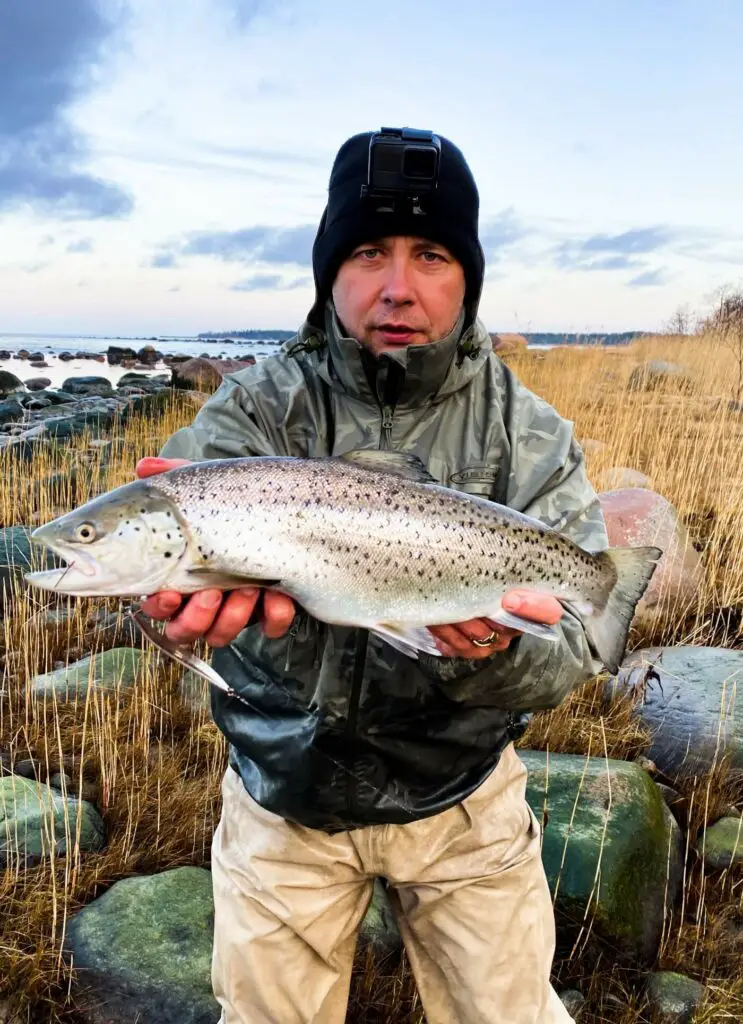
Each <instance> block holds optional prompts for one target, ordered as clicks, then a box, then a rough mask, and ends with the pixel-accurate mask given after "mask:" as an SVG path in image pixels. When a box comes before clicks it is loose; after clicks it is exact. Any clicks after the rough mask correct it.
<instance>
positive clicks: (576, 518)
mask: <svg viewBox="0 0 743 1024" xmlns="http://www.w3.org/2000/svg"><path fill="white" fill-rule="evenodd" d="M505 373H506V374H510V371H509V370H508V368H505ZM510 385H511V387H512V389H513V390H512V400H511V403H510V406H511V413H510V416H509V420H510V422H509V424H508V433H509V437H510V439H511V456H510V467H509V480H508V490H507V499H506V504H507V505H509V506H510V507H511V508H515V509H518V510H519V511H522V512H525V513H526V514H527V515H530V516H533V517H534V518H535V519H539V520H540V521H541V522H543V523H546V524H547V525H548V526H551V527H553V528H554V529H556V530H558V531H559V532H560V533H562V534H564V535H565V536H566V537H569V538H570V539H571V540H573V541H575V543H576V544H578V545H580V546H581V547H582V548H585V549H586V550H588V551H593V552H596V551H602V550H605V549H606V548H607V547H608V538H607V534H606V525H605V523H604V517H603V513H602V511H601V506H600V504H599V501H598V497H597V495H596V492H595V491H594V489H593V488H592V486H591V484H590V483H589V481H588V478H587V476H586V467H585V460H584V456H583V452H582V450H581V448H580V446H579V445H578V443H577V441H576V440H575V438H574V435H573V425H572V423H570V422H569V421H568V420H565V419H563V418H562V417H561V416H559V415H558V413H557V412H556V411H555V410H554V409H553V408H552V407H551V406H550V405H548V403H547V402H545V401H543V400H542V399H541V398H539V397H538V396H537V395H535V394H533V393H532V392H531V391H528V390H527V389H526V388H525V387H524V386H523V385H521V384H520V383H519V382H518V381H517V380H516V379H515V378H514V377H513V376H512V375H511V379H510ZM558 628H559V630H560V633H561V640H560V642H559V643H558V642H552V641H545V640H541V639H539V638H537V637H534V636H531V635H529V634H522V635H521V636H519V637H517V638H516V639H515V640H514V641H513V642H512V644H511V646H510V647H509V649H508V650H507V651H503V652H498V653H495V654H493V656H492V657H491V658H489V659H487V660H486V661H482V660H479V661H478V660H474V659H472V660H471V659H466V658H435V657H431V656H428V655H423V656H422V657H421V662H420V667H421V669H422V670H423V671H424V672H425V673H426V675H428V676H429V677H430V678H433V679H436V680H437V681H438V682H440V683H441V684H442V686H444V688H445V689H446V691H447V693H448V695H449V696H450V697H451V698H452V699H454V700H467V701H471V700H473V699H474V700H478V699H479V700H482V701H483V702H485V703H489V704H495V705H497V706H499V707H502V708H503V709H504V710H508V711H523V712H528V711H538V710H540V709H544V708H553V707H556V706H557V705H558V704H560V702H561V701H562V700H563V699H564V698H565V697H566V696H567V695H568V693H570V691H571V690H573V689H574V688H575V687H577V686H579V685H581V684H582V683H584V682H587V681H588V680H589V679H591V678H592V677H593V676H595V675H597V674H598V673H599V672H600V671H601V670H602V668H603V666H602V663H601V661H600V660H599V659H598V658H597V657H596V654H595V652H594V651H592V650H591V648H590V646H589V643H588V640H587V638H586V634H585V631H584V629H583V627H582V625H581V623H580V621H579V620H578V619H577V618H576V617H575V616H573V615H572V614H571V613H570V612H568V611H567V610H566V611H564V613H563V616H562V619H561V620H560V623H559V624H558Z"/></svg>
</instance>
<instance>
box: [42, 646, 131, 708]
mask: <svg viewBox="0 0 743 1024" xmlns="http://www.w3.org/2000/svg"><path fill="white" fill-rule="evenodd" d="M142 656H143V655H142V651H141V650H136V649H135V648H133V647H114V648H112V649H111V650H109V651H101V652H99V653H98V654H95V655H93V654H89V655H88V656H87V657H86V658H82V659H81V660H80V661H76V662H73V664H71V665H66V666H65V667H64V668H60V669H55V670H54V671H52V672H46V673H44V674H43V675H38V676H34V678H33V679H32V680H31V681H30V684H29V686H30V689H31V692H32V693H33V695H34V696H35V697H37V698H39V699H44V698H46V697H48V698H49V699H50V700H52V699H56V700H57V701H68V700H75V698H77V697H80V698H82V699H84V698H85V695H86V694H87V692H88V690H89V688H90V687H91V686H92V687H93V688H94V689H95V690H96V691H103V692H105V693H115V694H122V693H126V692H128V691H129V690H131V688H132V687H133V686H134V684H135V683H136V681H137V679H138V678H139V676H140V673H141V672H142V670H143V665H142Z"/></svg>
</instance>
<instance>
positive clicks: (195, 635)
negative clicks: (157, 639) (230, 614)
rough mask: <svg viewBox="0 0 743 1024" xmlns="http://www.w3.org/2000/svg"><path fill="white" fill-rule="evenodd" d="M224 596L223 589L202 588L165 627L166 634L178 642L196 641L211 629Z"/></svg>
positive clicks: (189, 642)
mask: <svg viewBox="0 0 743 1024" xmlns="http://www.w3.org/2000/svg"><path fill="white" fill-rule="evenodd" d="M223 598H224V594H223V593H222V591H221V590H201V591H199V593H198V594H194V595H193V597H192V598H190V600H189V601H188V602H187V603H186V604H185V605H184V606H183V610H182V611H181V612H179V613H178V615H176V617H175V618H174V619H171V620H170V622H169V623H168V625H167V626H166V627H165V635H166V636H167V637H168V638H169V639H170V640H173V641H174V643H177V644H192V643H194V641H196V640H198V639H199V638H200V637H202V636H204V634H205V633H208V631H209V630H210V629H211V627H212V625H213V623H214V620H215V618H216V617H217V612H218V611H219V609H220V607H221V604H222V600H223Z"/></svg>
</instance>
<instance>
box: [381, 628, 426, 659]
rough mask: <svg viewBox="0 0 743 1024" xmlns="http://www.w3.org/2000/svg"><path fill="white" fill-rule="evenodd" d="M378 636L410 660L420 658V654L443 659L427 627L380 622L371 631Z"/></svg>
mask: <svg viewBox="0 0 743 1024" xmlns="http://www.w3.org/2000/svg"><path fill="white" fill-rule="evenodd" d="M371 632H372V633H374V634H375V635H376V636H378V637H380V639H382V640H384V641H385V643H388V644H389V645H390V647H394V649H395V650H396V651H399V652H400V653H401V654H405V655H406V656H407V657H408V658H415V659H417V658H418V652H419V651H423V652H424V654H430V655H433V657H435V658H440V657H441V651H440V650H439V649H438V647H437V646H436V640H435V638H434V636H433V634H432V633H431V632H430V631H429V630H428V629H426V628H425V626H420V627H416V626H404V625H402V624H401V623H398V622H380V623H377V625H376V626H374V627H373V628H372V630H371Z"/></svg>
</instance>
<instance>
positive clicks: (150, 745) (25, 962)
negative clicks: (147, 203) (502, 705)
mask: <svg viewBox="0 0 743 1024" xmlns="http://www.w3.org/2000/svg"><path fill="white" fill-rule="evenodd" d="M648 357H653V358H668V359H670V360H672V361H674V362H678V363H681V364H683V365H684V366H685V367H687V369H688V371H689V374H690V377H691V379H692V381H693V386H692V387H691V389H689V388H686V389H677V390H676V391H674V389H673V388H671V389H668V390H666V391H664V392H660V393H654V394H651V395H648V394H643V393H634V392H632V393H631V392H628V391H627V390H626V382H627V380H628V378H629V374H630V373H631V370H632V367H633V366H634V365H636V364H637V363H639V362H640V361H641V360H643V359H645V358H648ZM507 358H508V362H509V363H510V365H512V366H513V368H514V369H515V370H516V372H517V374H518V375H519V376H520V377H521V379H522V380H524V382H525V383H526V384H527V385H528V386H529V387H531V388H533V389H534V390H535V391H537V392H538V393H540V394H542V395H544V396H545V397H546V398H547V399H548V400H549V401H550V402H552V403H553V404H554V405H555V406H556V407H557V408H558V409H559V411H560V412H561V413H563V414H564V415H566V416H568V417H569V418H571V419H573V420H574V421H575V424H576V429H577V434H578V436H579V437H580V438H582V439H585V438H593V439H595V440H599V441H603V442H605V444H606V448H605V449H603V450H601V451H591V452H589V453H588V467H589V474H590V476H591V479H592V481H593V483H594V484H595V486H596V487H597V488H598V489H599V490H601V489H603V487H604V477H605V474H606V472H607V471H608V469H609V468H610V467H611V466H630V467H633V468H636V469H639V470H641V471H642V472H644V473H646V474H647V475H648V476H649V477H650V479H651V481H652V485H653V487H654V488H655V489H656V490H658V491H660V492H661V493H662V494H664V495H665V496H666V497H667V498H668V499H669V500H670V501H671V502H672V503H673V504H674V505H675V506H676V508H677V509H678V510H679V512H680V514H681V516H682V517H683V519H684V521H685V522H686V523H687V525H688V526H689V529H690V530H691V533H692V537H693V539H694V542H695V544H696V546H697V547H698V548H699V550H700V551H702V553H703V558H704V565H705V581H704V586H703V593H702V595H701V597H702V600H701V602H700V609H699V611H698V612H695V613H694V615H693V616H691V617H690V618H688V619H686V620H679V619H675V618H671V619H669V620H668V621H666V622H665V623H664V624H663V627H662V629H661V632H660V635H659V636H656V637H653V638H647V637H640V636H635V637H633V643H634V644H635V645H636V644H639V643H641V642H643V641H645V640H647V639H653V640H660V641H662V642H666V643H672V642H679V641H684V642H689V641H691V642H694V643H724V644H726V645H728V646H734V645H738V646H740V645H741V644H742V642H743V635H741V630H740V622H741V611H742V610H743V551H742V548H741V538H742V537H743V529H742V527H743V521H742V519H741V516H742V514H743V444H742V443H741V442H742V441H743V417H741V416H740V415H736V414H734V413H733V412H731V411H730V410H729V409H728V405H727V397H728V394H729V392H728V389H727V387H726V385H727V382H728V377H729V372H730V364H729V359H730V358H731V357H729V356H726V355H725V350H724V347H723V346H721V345H718V344H717V342H716V341H715V338H714V337H704V338H699V339H694V340H690V341H678V340H674V341H673V342H670V341H668V340H667V339H648V340H646V341H643V342H641V343H638V344H636V345H634V346H632V347H631V348H630V349H623V350H620V351H611V352H607V351H606V350H600V349H597V350H583V351H576V350H571V349H557V350H553V351H551V352H547V353H544V354H541V353H540V354H537V353H533V352H532V353H528V352H527V353H523V354H522V353H517V354H515V355H513V356H510V357H507ZM726 360H727V361H726ZM198 401H199V398H198V397H196V398H193V397H192V396H188V395H186V396H181V397H180V398H178V399H177V400H176V401H174V403H173V404H172V406H171V407H170V408H169V409H168V410H167V412H166V413H165V415H164V416H163V417H162V419H157V420H149V419H147V418H141V417H140V418H136V419H134V420H133V421H132V422H131V423H129V424H128V425H127V427H126V428H125V429H124V430H120V431H117V432H115V434H114V435H113V438H112V443H111V446H110V447H108V446H91V445H90V443H89V439H86V438H82V439H79V440H76V441H75V442H73V443H69V444H65V445H63V446H60V447H58V448H54V449H51V450H49V451H48V452H46V453H45V454H40V455H39V456H38V457H37V458H36V459H35V460H34V461H33V462H32V463H22V462H20V461H18V460H17V459H16V457H15V456H14V455H13V454H12V453H11V452H8V451H2V452H0V469H1V470H2V472H3V479H5V480H7V481H10V482H11V486H10V487H7V488H5V489H3V490H2V491H0V525H2V526H7V525H13V524H21V523H23V524H29V523H37V522H41V521H45V520H47V519H48V518H50V517H51V516H52V515H54V514H57V513H58V512H60V511H62V510H64V509H68V508H70V507H72V506H73V505H74V504H79V503H80V502H81V501H83V500H85V499H86V498H87V497H89V496H90V495H91V494H93V493H95V492H100V491H103V490H106V489H108V488H110V487H112V486H115V485H116V484H118V483H123V482H125V481H126V480H129V479H131V478H132V476H133V470H134V465H135V462H136V460H137V459H138V458H139V457H141V456H142V455H145V454H150V453H153V452H154V451H156V450H157V449H158V447H159V446H160V444H161V442H162V441H163V440H164V439H165V438H166V437H167V436H169V435H170V434H171V433H172V432H173V431H174V430H175V429H176V428H177V427H178V426H180V425H182V424H185V423H187V422H190V420H191V419H192V418H193V415H194V411H195V406H196V403H197V402H198ZM106 458H107V459H108V460H109V461H108V462H107V463H105V464H104V460H105V459H106ZM73 471H74V472H73ZM54 474H60V475H59V476H58V477H56V478H55V481H56V482H54V484H53V486H49V484H48V481H49V479H50V478H51V477H53V476H54ZM46 600H47V599H46V598H45V597H44V596H43V595H41V594H39V593H38V592H31V591H29V590H27V589H26V588H24V587H22V586H21V587H19V588H18V589H17V592H16V595H15V600H14V603H13V606H12V613H11V614H10V615H9V616H8V617H6V619H5V620H4V622H3V623H2V629H0V659H2V660H1V665H2V673H3V679H2V694H0V755H2V761H3V764H5V765H7V764H8V763H9V762H13V761H15V760H17V759H19V758H27V757H33V758H35V759H36V760H37V761H38V762H40V763H41V765H42V774H43V775H44V776H46V774H51V773H52V772H54V771H56V770H57V769H58V768H59V767H60V766H62V767H64V768H65V770H66V771H67V774H68V775H69V776H70V777H71V779H72V782H73V789H74V790H75V791H76V792H77V793H78V794H82V793H85V794H86V795H88V796H93V798H94V799H95V801H96V803H97V805H98V807H99V809H100V810H101V812H102V814H103V816H104V818H105V821H106V826H107V829H108V837H109V841H108V845H107V847H106V849H105V850H104V851H103V852H102V853H100V854H87V855H83V856H80V855H77V854H75V853H74V852H73V853H71V854H69V855H68V856H66V857H58V858H56V859H55V860H51V859H50V860H47V861H46V862H45V863H42V864H41V865H39V866H38V867H35V868H31V869H29V870H25V871H23V870H20V869H19V868H18V867H17V866H11V867H10V868H9V869H8V870H7V871H6V872H5V873H4V875H3V878H2V882H0V979H2V980H1V981H0V993H1V994H2V996H3V997H4V998H10V999H11V1001H12V1005H13V1007H14V1009H15V1010H16V1012H17V1015H18V1016H17V1019H18V1021H26V1022H39V1024H41V1022H44V1024H70V1022H72V1021H74V1019H75V1017H74V1011H73V1010H72V1007H71V1004H70V1002H69V1001H68V999H67V996H66V993H67V990H68V987H69V984H70V977H69V970H68V967H67V966H66V964H65V962H64V960H63V958H62V957H61V955H60V944H61V939H62V936H63V933H64V927H65V922H66V921H67V919H68V918H69V916H70V915H71V914H73V913H74V912H75V911H76V910H77V909H78V908H79V907H80V906H82V905H84V904H85V903H87V902H89V901H90V900H91V899H93V898H94V897H95V896H96V895H98V894H100V893H101V892H103V891H104V890H105V889H106V887H108V886H110V885H111V884H112V883H113V882H114V881H115V880H117V879H119V878H122V877H125V876H127V875H130V874H133V873H136V872H143V871H145V872H151V871H158V870H163V869H165V868H168V867H173V866H176V865H179V864H196V865H208V862H209V844H210V839H211V835H212V832H213V830H214V827H215V824H216V822H217V820H218V816H219V799H220V798H219V784H220V781H221V775H222V773H223V770H224V767H225V760H226V752H225V747H224V742H223V739H222V736H221V734H220V733H219V732H218V730H217V729H216V728H215V727H214V725H213V724H212V723H211V721H210V720H209V718H208V716H207V715H205V714H203V713H202V714H196V713H194V712H192V711H191V710H189V709H188V708H187V707H186V706H184V705H183V703H182V702H181V700H180V698H179V696H178V692H177V687H176V678H177V670H175V669H174V668H173V667H172V666H171V665H170V664H163V663H162V661H161V660H159V659H158V658H157V657H155V656H154V655H152V654H151V653H149V660H148V666H149V667H148V671H147V673H146V676H145V678H144V679H143V681H142V683H141V684H140V685H139V686H138V688H137V689H136V691H135V692H133V693H132V694H131V695H130V696H128V697H122V698H121V699H117V698H116V697H115V696H111V695H109V696H103V695H101V694H100V693H99V694H97V695H96V696H92V697H88V698H87V699H85V700H81V701H79V702H78V703H77V704H71V705H58V706H55V705H54V704H52V703H49V702H47V703H46V704H44V703H43V702H41V701H37V700H35V699H34V698H32V697H31V696H29V695H28V694H27V692H26V690H25V687H24V684H25V682H26V681H27V680H28V679H29V678H31V677H32V676H33V675H35V674H36V673H39V672H43V671H46V670H48V669H50V668H52V667H53V666H54V664H55V663H56V662H58V661H61V662H67V661H71V660H74V659H76V658H77V657H79V656H81V655H83V654H86V653H88V652H89V651H91V650H95V649H96V648H97V647H100V646H101V645H105V646H108V647H110V646H114V645H115V642H116V634H115V633H113V632H111V631H108V632H107V633H106V634H101V632H100V631H97V630H96V628H95V621H94V620H95V616H96V614H97V612H98V610H99V608H100V606H101V602H96V601H80V602H75V603H74V604H73V603H71V604H70V606H69V611H70V616H69V618H68V619H66V620H63V621H62V622H60V623H58V624H56V625H50V624H49V622H48V621H47V620H46V619H45V616H44V605H45V603H46ZM103 603H104V604H105V605H106V606H107V607H109V608H111V609H116V608H117V607H118V605H117V604H116V602H113V601H108V602H103ZM122 628H123V627H122ZM644 740H645V736H644V733H643V731H642V729H641V728H640V726H638V724H637V723H636V721H635V720H634V719H633V717H632V713H631V705H630V703H629V701H627V700H624V701H618V702H615V703H614V704H612V705H611V706H608V707H607V706H606V705H605V704H604V702H603V698H602V695H601V686H600V684H591V685H589V686H587V687H585V688H584V689H583V690H581V691H580V692H577V693H575V694H573V695H572V696H571V698H570V699H569V700H567V701H566V702H564V704H563V705H562V706H561V707H560V708H558V709H557V710H555V711H553V712H551V713H549V714H543V715H539V716H536V717H535V718H534V719H533V721H532V723H531V725H530V730H529V733H528V734H527V737H526V741H527V742H528V743H529V744H530V745H532V746H535V747H539V748H543V749H544V748H549V749H550V750H552V751H566V752H573V753H584V754H587V753H589V752H590V753H595V754H598V755H600V756H604V754H605V753H609V755H610V756H613V757H624V758H632V757H634V756H636V755H637V753H638V752H639V751H640V750H641V749H642V747H643V743H644ZM685 796H686V798H687V809H688V814H689V817H690V820H691V823H692V828H693V829H696V828H697V827H699V826H700V825H702V824H703V823H704V821H705V820H708V819H709V818H710V817H712V816H714V814H715V813H717V812H718V811H719V809H720V808H721V807H723V806H724V805H725V804H726V803H730V802H732V801H734V800H739V799H743V793H739V792H736V790H735V787H731V785H730V782H729V780H728V779H727V778H726V777H725V775H724V772H723V771H722V770H721V771H718V772H716V773H715V774H714V775H713V776H712V777H710V778H708V779H698V780H696V782H695V783H694V784H690V785H689V786H688V787H686V791H685ZM742 947H743V906H742V905H741V878H740V875H739V874H735V873H727V874H726V875H723V876H722V877H719V878H717V877H715V878H710V877H705V875H704V873H703V872H702V870H701V867H700V865H699V864H698V863H697V861H696V860H695V858H694V856H693V854H691V853H690V855H689V859H688V867H687V877H686V883H685V895H684V903H683V907H682V908H679V910H678V911H677V913H676V915H675V917H674V920H673V921H672V923H671V927H669V929H668V930H667V933H666V936H665V939H664V945H663V949H662V951H661V954H660V957H659V961H658V963H659V965H660V966H662V967H674V968H678V969H680V970H683V971H686V972H687V973H690V974H692V975H693V976H695V977H698V978H700V979H701V980H703V981H705V982H706V983H707V984H708V986H709V988H710V1000H709V1005H708V1006H707V1007H706V1008H705V1010H704V1014H703V1017H702V1022H703V1024H707V1022H711V1021H723V1020H727V1021H730V1020H736V1019H743V982H741V981H740V979H739V966H738V965H739V958H740V953H741V949H742ZM555 970H556V975H557V978H558V980H559V982H560V984H564V985H568V984H578V985H579V986H580V987H581V989H582V991H583V992H584V994H585V995H587V997H588V1000H589V1005H588V1010H587V1013H586V1014H585V1015H584V1018H583V1019H584V1020H585V1021H587V1024H599V1022H615V1024H629V1022H630V1021H640V1020H644V1019H645V1013H644V1010H643V997H642V994H641V992H640V991H639V990H638V989H637V987H636V983H637V980H638V979H637V977H636V976H635V975H634V974H633V973H632V972H631V971H629V970H628V969H627V968H626V967H622V968H619V967H618V966H617V965H616V964H614V963H612V962H611V960H610V959H609V958H607V957H606V955H604V956H603V958H602V956H601V955H599V958H598V960H596V959H594V960H592V961H591V962H587V961H586V960H581V959H578V958H576V959H572V960H570V959H569V960H567V961H564V962H561V963H558V964H556V965H555ZM349 1020H353V1021H358V1022H361V1021H368V1022H372V1021H373V1022H375V1024H399V1022H403V1021H405V1022H408V1024H413V1022H415V1024H420V1022H421V1021H422V1011H421V1008H420V1004H419V1002H418V1000H417V996H416V993H415V986H414V984H413V982H412V979H411V977H410V972H409V968H408V967H407V965H406V963H405V962H404V960H403V961H402V962H401V963H395V962H394V961H391V962H389V963H387V964H381V965H380V964H372V963H371V962H366V961H364V960H363V959H360V961H359V963H358V965H357V971H356V974H355V979H354V989H353V995H352V1004H351V1011H350V1013H349Z"/></svg>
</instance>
